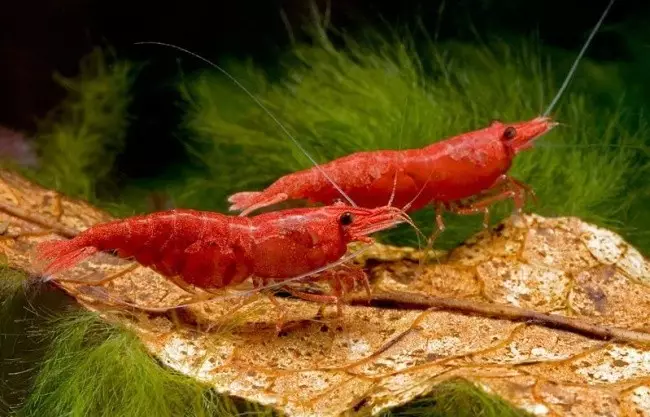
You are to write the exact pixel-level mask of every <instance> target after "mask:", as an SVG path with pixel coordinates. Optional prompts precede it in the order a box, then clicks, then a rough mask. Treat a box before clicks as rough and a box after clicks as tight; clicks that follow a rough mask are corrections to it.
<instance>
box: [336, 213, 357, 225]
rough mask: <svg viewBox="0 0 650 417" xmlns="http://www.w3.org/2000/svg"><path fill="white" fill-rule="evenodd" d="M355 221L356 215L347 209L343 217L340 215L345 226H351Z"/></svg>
mask: <svg viewBox="0 0 650 417" xmlns="http://www.w3.org/2000/svg"><path fill="white" fill-rule="evenodd" d="M353 221H354V216H353V215H352V213H350V212H349V211H346V212H345V213H343V214H341V217H339V222H340V223H341V224H342V225H343V226H349V225H351V224H352V222H353Z"/></svg>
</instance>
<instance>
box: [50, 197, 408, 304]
mask: <svg viewBox="0 0 650 417" xmlns="http://www.w3.org/2000/svg"><path fill="white" fill-rule="evenodd" d="M404 216H405V215H404V213H403V212H402V211H401V210H398V209H397V208H395V207H381V208H376V209H364V208H354V207H349V206H347V205H346V204H343V203H337V204H333V205H330V206H326V207H320V208H299V209H291V210H283V211H277V212H272V213H266V214H261V215H258V216H254V217H250V218H248V217H235V216H227V215H224V214H220V213H212V212H201V211H195V210H169V211H163V212H157V213H153V214H148V215H142V216H134V217H130V218H126V219H123V220H116V221H112V222H108V223H103V224H98V225H96V226H94V227H91V228H89V229H87V230H85V231H84V232H82V233H81V234H79V235H78V236H76V237H75V238H73V239H71V240H68V241H47V242H43V243H41V244H40V245H39V246H38V247H37V258H38V259H49V260H50V263H49V264H47V265H46V266H45V268H44V269H43V271H42V273H43V274H44V275H53V274H56V273H58V272H61V271H63V270H65V269H67V268H70V267H72V266H74V265H75V264H77V263H79V262H81V261H82V260H84V259H86V258H88V257H90V256H91V255H93V254H95V253H96V252H100V251H114V252H115V253H116V255H117V256H119V257H122V258H133V259H135V260H136V261H137V262H139V263H140V264H142V265H144V266H147V267H151V268H152V269H154V270H156V271H158V272H159V273H160V274H162V275H163V276H165V277H169V278H173V281H174V282H175V283H177V284H179V285H180V286H182V287H183V288H185V289H187V288H189V287H190V286H194V287H198V288H200V289H203V290H214V289H220V288H225V287H227V286H230V285H235V284H239V283H241V282H243V281H244V280H246V279H247V278H249V277H254V278H255V279H256V281H255V283H256V284H257V285H261V284H266V283H269V282H282V281H283V280H286V279H290V278H292V277H295V276H298V275H301V274H307V273H309V272H310V271H314V270H316V269H318V268H321V267H324V266H326V265H328V264H330V263H332V262H334V261H336V260H338V259H340V258H341V257H343V256H344V255H345V253H346V251H347V244H348V243H349V242H352V241H365V242H367V241H371V239H370V238H369V237H368V235H369V234H371V233H374V232H376V231H379V230H383V229H387V228H390V227H393V226H395V225H397V224H399V223H401V222H402V221H404V218H405V217H404ZM357 278H359V279H362V280H365V279H366V278H365V275H363V276H361V275H357ZM362 284H363V285H367V282H366V281H364V282H362ZM338 295H340V294H338ZM338 295H335V296H334V298H330V299H329V300H330V301H332V302H336V301H338Z"/></svg>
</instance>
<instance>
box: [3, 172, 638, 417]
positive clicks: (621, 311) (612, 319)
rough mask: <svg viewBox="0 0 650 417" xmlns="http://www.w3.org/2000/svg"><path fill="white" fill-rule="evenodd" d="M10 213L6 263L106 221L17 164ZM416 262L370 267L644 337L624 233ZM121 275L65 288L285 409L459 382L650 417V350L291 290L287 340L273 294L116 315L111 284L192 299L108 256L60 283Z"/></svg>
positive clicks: (199, 370) (225, 385)
mask: <svg viewBox="0 0 650 417" xmlns="http://www.w3.org/2000/svg"><path fill="white" fill-rule="evenodd" d="M0 209H1V210H0V224H6V225H7V226H6V227H4V228H3V231H2V234H1V235H0V250H1V251H3V252H4V254H5V256H6V258H7V259H8V262H9V264H10V265H11V266H13V267H16V268H22V269H25V270H28V271H29V270H31V265H30V262H29V257H28V255H29V253H30V249H31V248H32V246H33V244H34V243H35V242H37V241H40V240H42V239H50V238H53V237H57V235H58V236H59V237H60V236H68V235H70V234H72V233H74V231H78V230H82V229H84V228H86V227H88V226H90V225H92V224H94V223H96V222H99V221H104V220H107V219H108V218H109V216H107V215H106V214H105V213H102V212H100V211H99V210H97V209H95V208H93V207H91V206H88V205H87V204H85V203H80V202H75V201H72V200H69V199H67V198H64V197H60V196H58V195H57V194H56V193H54V192H52V191H47V190H44V189H41V188H39V187H37V186H35V185H33V184H30V183H28V182H26V181H25V180H23V179H21V178H19V177H17V176H15V175H13V174H10V173H7V172H2V173H1V176H0ZM421 258H422V254H419V253H417V252H416V251H413V250H412V249H408V248H407V249H401V248H391V247H386V246H380V245H378V246H377V247H376V248H375V249H374V251H373V252H372V253H371V254H366V255H365V258H364V259H362V260H360V262H365V264H366V267H367V269H368V272H369V274H370V276H371V278H372V283H373V289H374V290H375V291H379V292H383V293H384V294H386V293H388V294H390V293H391V292H395V291H401V292H404V291H407V292H409V293H411V294H426V295H434V296H438V297H452V298H453V299H456V300H464V301H465V302H468V301H473V302H481V303H486V302H487V303H492V304H491V305H507V306H510V307H513V306H514V307H523V308H527V309H531V310H534V311H536V312H540V313H553V314H556V315H560V316H566V317H573V318H577V319H580V320H582V321H583V322H585V323H588V324H591V325H607V326H615V327H617V328H621V329H627V330H635V331H637V332H639V334H643V335H647V334H648V333H649V328H650V318H649V316H648V314H647V313H646V312H647V311H648V310H649V309H650V288H649V283H650V263H648V261H646V260H645V259H644V257H643V256H642V255H641V254H640V253H639V252H638V251H637V250H636V249H634V248H632V247H631V246H630V245H628V244H627V243H626V242H625V241H623V239H621V238H620V237H619V236H618V235H616V234H614V233H612V232H610V231H607V230H603V229H600V228H597V227H594V226H592V225H589V224H585V223H583V222H581V221H580V220H578V219H575V218H557V219H546V218H542V217H539V216H534V215H532V216H525V217H523V218H521V219H517V220H515V219H511V220H508V221H506V222H505V223H503V224H502V225H500V226H498V227H497V228H496V229H495V230H493V231H491V232H489V233H488V232H485V233H481V234H479V235H477V236H476V237H475V238H473V239H472V240H471V241H468V242H466V243H465V244H464V245H462V246H461V247H458V248H457V249H455V250H453V251H451V252H450V253H449V254H447V255H445V256H438V257H433V258H432V259H433V260H432V261H431V262H430V263H429V264H428V265H426V266H425V267H424V268H422V269H420V268H419V264H418V261H417V260H418V259H421ZM430 258H431V257H430ZM115 273H118V274H121V275H120V276H119V277H118V278H116V279H115V280H113V281H111V282H110V283H107V284H105V285H104V287H102V290H101V291H97V292H96V295H98V296H99V295H102V296H104V299H101V298H100V300H99V301H100V302H99V303H98V302H97V300H96V299H93V297H92V295H93V294H94V293H93V291H89V290H88V288H85V289H84V288H82V285H81V284H73V283H65V284H61V285H62V287H63V288H64V289H65V290H66V291H69V292H71V293H73V294H77V295H78V296H79V298H78V299H79V301H80V302H81V303H82V304H83V305H85V306H86V307H87V308H90V309H96V310H100V311H101V312H102V314H103V316H104V317H105V318H106V319H107V320H119V321H121V322H122V323H126V324H128V325H130V326H131V327H132V328H133V329H134V331H135V332H136V333H137V334H138V335H139V336H140V338H141V339H142V341H143V343H144V344H145V345H146V346H147V347H148V349H149V350H150V351H151V353H152V354H153V355H154V356H156V357H158V358H159V359H160V360H161V361H162V362H163V363H165V364H166V365H167V366H169V367H170V368H173V369H176V370H178V371H180V372H183V373H185V374H187V375H190V376H192V377H194V378H196V379H198V380H201V381H204V382H206V383H207V384H210V385H212V386H214V387H215V388H216V389H217V390H218V391H219V392H221V393H226V394H229V395H234V396H239V397H242V398H245V399H247V400H249V401H254V402H259V403H263V404H267V405H269V406H271V407H274V408H275V409H277V410H280V411H282V412H285V413H287V414H288V415H292V416H323V417H325V416H338V415H341V414H344V413H346V414H358V415H364V414H378V413H379V412H381V411H383V410H386V409H387V408H390V407H394V406H397V405H400V404H404V403H406V402H408V401H410V400H412V399H413V398H415V397H417V396H419V395H422V394H426V393H428V392H429V391H431V390H432V389H433V388H434V387H435V386H436V385H437V384H439V383H441V382H443V381H445V380H449V379H451V378H458V377H461V378H465V379H467V380H469V381H472V382H474V383H475V384H477V385H478V386H480V387H482V388H483V389H485V390H487V391H490V392H494V393H497V394H499V395H501V396H502V397H503V398H505V399H507V400H508V401H510V402H511V403H513V404H514V405H516V406H518V407H520V408H522V409H525V410H528V411H530V412H531V413H533V414H536V415H540V416H551V415H559V416H594V415H602V416H650V345H644V344H640V343H631V342H621V341H603V340H599V339H597V338H593V337H590V336H589V335H583V334H578V333H577V332H572V331H570V330H557V329H553V328H550V327H548V326H542V325H540V324H533V323H529V322H526V321H515V320H508V319H503V318H501V319H500V318H493V317H486V316H481V315H477V314H468V313H462V312H458V311H450V310H445V309H442V308H437V309H436V308H433V309H429V310H422V309H420V310H408V309H403V308H398V306H397V305H396V306H394V308H385V307H384V308H378V307H370V306H362V305H355V306H346V308H345V310H344V316H343V318H341V319H335V318H330V317H326V318H320V316H319V314H318V313H319V306H318V305H315V304H313V303H309V302H304V301H299V300H291V299H284V298H283V299H279V300H278V301H279V302H280V303H281V305H283V306H284V307H285V308H286V309H287V310H288V318H290V320H291V323H292V327H291V328H290V329H289V330H288V331H287V332H286V333H285V334H283V335H280V336H277V335H276V334H275V323H276V320H277V314H278V311H277V309H276V308H274V306H273V304H272V303H271V302H270V301H269V300H268V299H266V298H264V297H260V298H259V299H255V300H253V301H252V302H250V303H249V304H247V305H245V306H242V307H241V308H239V310H237V311H238V313H237V314H235V313H233V309H235V308H236V306H235V305H234V303H233V302H223V301H221V302H220V301H218V300H217V301H211V302H206V303H203V304H199V305H195V306H189V307H186V308H184V309H182V310H179V311H178V313H179V314H177V315H172V314H153V313H149V314H145V313H137V312H135V313H132V314H131V313H130V314H127V313H125V312H123V311H122V312H120V311H119V309H117V308H113V309H111V308H109V307H107V303H106V301H107V300H106V299H105V296H106V294H113V296H115V297H120V298H122V299H126V300H129V301H131V302H135V303H140V304H145V305H148V306H163V305H171V304H173V303H174V302H178V301H179V300H182V299H183V298H184V297H185V295H184V294H183V292H182V291H181V290H179V289H176V288H175V287H173V286H171V285H170V284H169V283H168V282H167V281H165V280H164V279H163V278H162V277H160V276H159V275H157V274H155V273H153V272H152V271H150V270H148V269H145V268H142V267H138V266H137V265H133V264H131V263H128V262H125V261H118V260H116V259H115V258H113V257H111V256H109V255H98V256H96V257H94V258H93V259H92V260H90V261H88V262H85V263H83V264H82V265H80V266H79V267H78V268H76V269H75V270H73V271H71V272H70V273H69V274H68V275H66V276H62V277H61V278H68V279H69V278H74V277H82V276H83V277H88V276H92V275H93V274H95V275H97V277H98V278H100V277H102V276H107V274H108V275H111V274H115ZM91 288H92V287H91ZM82 290H84V291H85V292H84V294H85V295H83V296H81V295H79V294H78V292H79V291H82ZM328 311H329V310H328ZM556 317H557V316H556Z"/></svg>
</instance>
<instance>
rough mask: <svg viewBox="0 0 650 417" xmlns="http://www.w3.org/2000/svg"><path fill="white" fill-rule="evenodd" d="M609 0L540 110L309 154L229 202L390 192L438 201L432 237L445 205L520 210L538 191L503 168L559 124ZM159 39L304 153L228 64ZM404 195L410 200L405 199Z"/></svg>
mask: <svg viewBox="0 0 650 417" xmlns="http://www.w3.org/2000/svg"><path fill="white" fill-rule="evenodd" d="M614 1H615V0H611V1H610V3H609V5H608V6H607V8H606V9H605V11H604V12H603V14H602V16H601V17H600V19H599V21H598V23H597V24H596V26H595V27H594V28H593V30H592V32H591V34H590V36H589V38H588V39H587V41H586V42H585V44H584V45H583V48H582V50H581V51H580V53H579V55H578V57H577V58H576V60H575V62H574V64H573V66H572V68H571V70H570V71H569V74H568V75H567V77H566V78H565V81H564V83H563V85H562V86H561V88H560V90H559V91H558V93H557V95H556V96H555V98H554V99H553V101H552V102H551V104H550V105H549V107H548V108H547V110H546V111H545V112H544V113H543V115H541V116H539V117H535V118H533V119H531V120H528V121H520V122H515V123H502V122H500V121H494V122H492V123H491V124H490V125H489V126H488V127H486V128H483V129H479V130H475V131H472V132H467V133H462V134H460V135H457V136H454V137H451V138H447V139H444V140H441V141H438V142H436V143H434V144H431V145H429V146H426V147H424V148H419V149H406V150H376V151H363V152H356V153H352V154H349V155H347V156H344V157H341V158H338V159H335V160H332V161H330V162H328V163H325V164H322V165H318V164H316V163H315V161H314V160H313V158H311V157H310V159H311V161H312V163H313V164H314V165H315V166H314V167H312V168H309V169H305V170H301V171H297V172H294V173H291V174H287V175H285V176H282V177H280V178H279V179H277V180H276V181H275V182H273V183H272V184H271V185H270V186H268V187H267V188H266V189H264V190H263V191H243V192H238V193H235V194H233V195H231V196H229V198H228V201H229V202H230V203H231V206H230V210H231V211H240V212H241V213H240V215H241V216H246V215H248V214H250V213H252V212H253V211H255V210H258V209H260V208H262V207H266V206H271V205H274V204H277V203H280V202H283V201H286V200H307V201H309V202H311V203H321V204H332V203H333V202H334V201H337V200H339V199H340V198H341V195H343V196H344V197H345V198H346V199H347V200H348V202H349V203H351V204H353V205H354V204H355V202H356V203H357V204H358V205H360V206H362V207H380V206H382V205H383V204H385V201H386V200H387V199H389V198H390V200H391V201H392V202H394V203H395V205H396V206H404V207H406V208H407V209H406V211H407V212H413V211H416V210H419V209H421V208H423V207H425V206H427V205H429V204H431V205H433V207H434V209H435V222H436V230H435V231H434V234H433V236H432V237H431V239H430V242H431V240H433V239H434V238H435V236H437V235H438V234H439V233H442V232H443V231H444V229H445V224H444V222H443V218H442V215H443V213H444V211H449V212H452V213H454V214H459V215H474V214H481V213H483V216H484V220H483V225H484V227H485V228H487V227H488V226H489V211H490V206H492V204H494V203H496V202H498V201H503V200H509V199H511V200H513V202H514V206H515V210H516V212H517V213H521V211H522V209H523V207H524V205H525V202H526V197H527V196H531V197H533V198H536V197H535V193H534V191H533V190H532V188H531V187H530V186H528V185H527V184H525V183H523V182H522V181H520V180H518V179H516V178H514V177H512V176H510V175H508V171H509V170H510V168H511V166H512V164H513V160H514V158H515V157H516V156H517V155H518V154H519V153H520V152H523V151H525V150H528V149H530V148H532V147H533V146H534V144H535V140H536V139H537V138H539V137H541V136H542V135H544V134H546V133H548V132H549V131H551V130H552V129H553V128H554V127H555V126H557V125H558V123H557V122H554V121H553V120H552V119H551V118H550V117H548V114H550V112H551V110H552V109H553V107H554V106H555V105H556V103H557V101H558V100H559V98H560V97H561V96H562V94H563V92H564V90H565V89H566V87H567V85H568V82H569V81H570V79H571V78H572V76H573V73H574V71H575V69H576V67H577V65H578V63H579V61H580V59H581V58H582V55H583V54H584V52H585V50H586V48H587V47H588V45H589V44H590V43H591V40H592V38H593V36H594V35H595V33H596V31H597V30H598V28H599V27H600V26H601V24H602V22H603V20H604V18H605V16H606V15H607V13H608V12H609V9H610V8H611V6H612V5H613V3H614ZM146 43H157V42H146ZM157 44H160V43H157ZM163 45H166V46H171V47H174V48H176V49H180V50H182V51H184V52H187V53H190V54H192V55H194V56H196V57H198V58H200V59H202V60H204V61H206V62H208V63H209V64H210V65H212V66H213V67H215V68H217V69H218V70H219V71H221V72H222V73H224V74H225V75H226V76H228V77H229V78H230V79H231V80H232V81H234V82H236V83H237V84H238V85H239V86H240V87H241V88H243V89H244V91H245V92H246V93H247V94H248V95H249V96H251V97H252V98H253V99H254V100H255V101H256V102H257V103H258V105H260V106H261V107H262V108H263V109H264V110H265V111H266V113H267V114H269V115H270V116H271V117H272V118H273V119H274V120H275V122H276V123H277V124H278V125H280V127H281V128H282V130H283V131H284V132H285V133H286V134H287V135H288V136H289V138H290V139H291V140H292V141H293V142H294V143H295V144H296V145H297V146H298V147H299V148H300V149H301V150H302V151H303V152H304V153H305V154H307V152H306V151H305V150H304V149H303V148H302V146H300V144H299V143H298V142H297V141H296V140H295V139H294V138H293V136H291V134H290V133H289V132H288V131H287V130H286V129H285V128H284V127H283V126H282V124H281V123H280V122H279V121H278V120H277V118H275V116H273V115H272V114H271V113H270V111H268V110H267V109H266V108H265V107H264V106H263V105H262V104H261V103H260V102H259V100H257V99H256V98H255V97H254V96H253V95H252V94H251V93H249V92H248V91H247V90H246V89H245V88H244V87H243V86H242V85H241V84H240V83H238V82H237V81H236V80H235V79H234V78H233V77H232V76H230V75H229V74H228V73H226V72H225V70H223V69H221V68H219V67H218V66H217V65H215V64H213V63H212V62H209V61H207V60H206V59H204V58H202V57H199V56H197V55H196V54H193V53H191V52H189V51H186V50H184V49H182V48H179V47H175V46H173V45H167V44H163ZM307 155H308V154H307ZM308 156H309V155H308ZM348 196H349V198H348ZM389 196H390V197H389ZM409 201H411V203H407V202H409Z"/></svg>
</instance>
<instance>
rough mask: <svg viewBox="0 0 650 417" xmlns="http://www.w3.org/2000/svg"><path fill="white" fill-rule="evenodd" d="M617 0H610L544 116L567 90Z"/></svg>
mask: <svg viewBox="0 0 650 417" xmlns="http://www.w3.org/2000/svg"><path fill="white" fill-rule="evenodd" d="M615 1H616V0H610V2H609V4H608V5H607V8H605V11H604V12H603V14H602V16H600V20H598V23H596V26H594V28H593V29H592V31H591V34H589V37H588V38H587V42H585V44H584V45H583V46H582V50H581V51H580V53H579V54H578V57H577V58H576V60H575V61H574V62H573V65H572V66H571V69H570V70H569V73H568V74H567V76H566V78H565V79H564V83H563V84H562V87H560V90H559V91H558V92H557V94H556V95H555V97H554V98H553V101H551V104H549V106H548V108H547V109H546V111H545V112H544V114H542V116H544V117H546V116H548V114H549V113H550V112H551V110H553V107H555V105H556V104H557V102H558V100H559V99H560V97H561V96H562V93H564V90H566V88H567V86H568V85H569V81H571V78H573V73H574V72H575V71H576V69H577V68H578V64H579V63H580V60H581V59H582V56H583V55H584V53H585V51H586V50H587V47H589V45H590V44H591V40H592V39H593V38H594V35H595V34H596V32H597V31H598V29H600V26H601V25H602V23H603V20H605V16H607V13H609V9H611V7H612V5H613V4H614V2H615Z"/></svg>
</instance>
